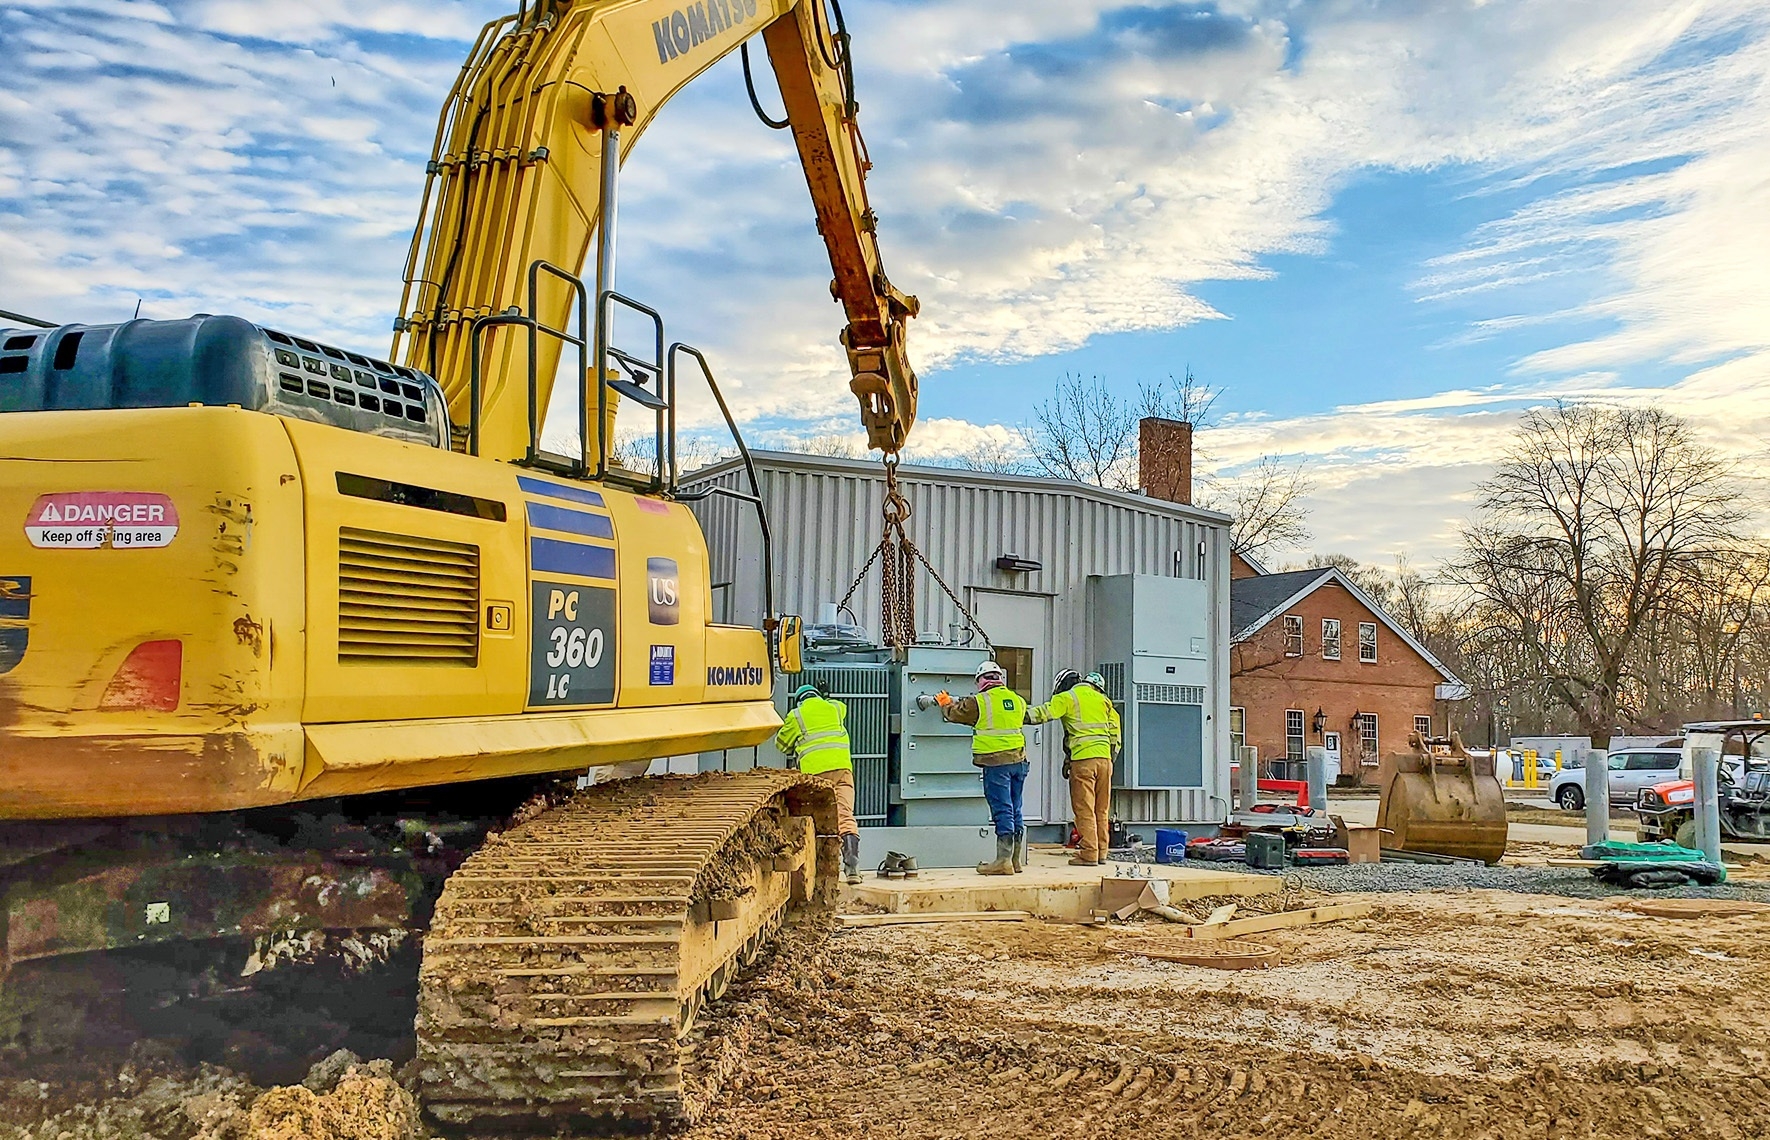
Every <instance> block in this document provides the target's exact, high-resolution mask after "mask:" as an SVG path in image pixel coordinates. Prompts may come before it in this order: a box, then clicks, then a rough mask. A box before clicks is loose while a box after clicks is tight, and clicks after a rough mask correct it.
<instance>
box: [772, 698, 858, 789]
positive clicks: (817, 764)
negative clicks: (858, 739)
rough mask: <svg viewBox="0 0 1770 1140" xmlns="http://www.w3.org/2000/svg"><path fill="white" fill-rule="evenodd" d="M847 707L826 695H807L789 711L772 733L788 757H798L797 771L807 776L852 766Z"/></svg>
mask: <svg viewBox="0 0 1770 1140" xmlns="http://www.w3.org/2000/svg"><path fill="white" fill-rule="evenodd" d="M847 720H848V706H847V705H845V704H843V703H842V702H841V701H832V700H829V699H827V698H825V697H806V698H805V699H804V700H802V701H800V702H799V707H798V708H796V709H794V710H793V711H792V712H790V713H788V714H787V716H786V719H785V720H783V721H782V722H781V727H780V731H779V732H777V733H775V734H774V743H775V746H776V747H778V748H779V749H780V750H781V751H782V752H784V753H786V754H787V755H788V756H797V757H798V758H799V770H800V771H801V772H805V773H807V774H809V775H816V774H817V773H819V772H830V771H834V770H835V769H837V768H852V767H854V761H853V759H852V758H851V757H850V755H849V743H848V728H847V725H846V722H847Z"/></svg>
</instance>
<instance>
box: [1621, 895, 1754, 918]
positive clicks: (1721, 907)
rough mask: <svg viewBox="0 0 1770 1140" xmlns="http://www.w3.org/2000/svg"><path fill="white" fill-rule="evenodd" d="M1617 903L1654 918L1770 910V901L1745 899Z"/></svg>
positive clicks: (1721, 916) (1726, 916) (1733, 914)
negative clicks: (1747, 900)
mask: <svg viewBox="0 0 1770 1140" xmlns="http://www.w3.org/2000/svg"><path fill="white" fill-rule="evenodd" d="M1617 905H1618V906H1620V907H1621V908H1622V909H1623V910H1632V911H1634V912H1635V913H1636V914H1649V915H1652V916H1653V917H1654V918H1734V917H1737V916H1739V915H1745V914H1763V913H1764V912H1765V911H1770V903H1761V902H1746V901H1745V900H1743V899H1627V900H1625V901H1623V902H1620V903H1618V904H1617Z"/></svg>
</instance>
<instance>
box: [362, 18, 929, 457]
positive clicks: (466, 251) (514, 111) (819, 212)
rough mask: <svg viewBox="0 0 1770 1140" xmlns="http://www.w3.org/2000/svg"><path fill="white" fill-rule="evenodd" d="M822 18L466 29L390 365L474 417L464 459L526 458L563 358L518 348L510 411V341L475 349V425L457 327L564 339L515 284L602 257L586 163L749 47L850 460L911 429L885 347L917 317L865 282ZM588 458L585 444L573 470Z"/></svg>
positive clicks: (865, 243)
mask: <svg viewBox="0 0 1770 1140" xmlns="http://www.w3.org/2000/svg"><path fill="white" fill-rule="evenodd" d="M823 3H824V0H797V2H789V0H694V2H693V3H686V2H684V0H609V2H601V3H566V2H553V3H547V2H542V3H537V4H536V5H534V6H532V7H526V6H525V8H524V10H523V11H522V12H520V13H518V14H516V15H514V16H508V17H504V18H502V19H499V20H495V21H493V22H491V23H490V24H487V25H486V27H485V29H484V30H483V31H482V32H481V34H480V37H479V39H478V41H477V42H476V43H475V45H474V49H473V51H472V53H471V54H470V55H469V57H468V60H467V62H466V64H465V65H463V67H462V69H461V73H460V75H459V77H458V78H457V80H456V82H455V85H454V87H453V89H452V90H451V91H450V94H449V99H448V102H447V104H446V105H445V106H444V108H443V112H442V116H441V119H440V121H439V124H438V130H437V138H436V143H435V148H434V151H433V154H432V157H431V161H430V164H429V167H428V180H427V183H426V187H425V193H424V207H423V210H422V212H421V215H420V218H419V221H418V225H417V227H416V229H415V230H414V233H413V237H412V245H411V250H410V253H409V256H408V260H407V268H406V287H405V291H404V294H403V295H402V298H401V303H400V312H401V316H400V318H399V319H398V320H397V322H396V324H395V336H394V346H393V353H392V355H393V357H394V358H395V359H402V360H404V361H406V362H408V363H409V364H410V366H412V367H414V368H418V369H422V370H423V371H425V372H428V373H429V374H431V375H433V376H435V377H436V378H437V379H438V380H439V381H440V382H441V384H442V387H443V390H444V392H445V393H447V396H448V400H449V406H450V411H451V416H452V419H453V420H454V422H455V424H456V425H458V427H459V426H460V425H466V424H468V423H469V422H472V421H473V420H474V419H475V418H476V416H477V421H478V423H479V425H480V427H479V431H478V433H477V436H478V438H477V441H476V442H477V445H478V448H479V452H480V454H483V455H489V456H491V457H493V458H502V459H524V458H526V457H530V456H532V455H533V452H534V450H535V448H536V446H537V441H538V437H539V431H540V422H539V421H540V419H541V418H542V417H543V416H544V414H545V412H546V409H547V408H548V406H549V401H550V398H551V396H552V388H553V383H554V378H555V377H556V376H557V375H559V373H560V359H561V350H562V349H563V348H565V347H566V346H567V344H568V342H567V341H564V340H562V339H561V338H559V337H556V336H549V337H543V338H541V339H539V340H538V341H537V342H536V345H537V348H536V354H535V355H536V357H537V359H536V360H535V361H534V362H533V375H534V376H535V377H536V381H535V385H534V391H533V393H530V392H529V391H528V390H527V389H526V386H525V385H523V384H521V383H518V378H519V377H523V376H526V375H529V374H530V362H529V361H528V360H527V359H526V354H527V353H528V351H529V350H528V342H527V341H526V340H525V339H524V338H522V337H518V336H505V337H503V338H494V339H492V340H491V341H490V343H489V347H485V348H483V349H482V350H483V351H485V352H487V353H488V354H489V355H490V357H491V359H489V360H482V361H481V364H482V366H483V369H484V372H485V374H486V375H487V376H488V377H491V378H492V379H491V380H490V381H489V382H488V383H487V385H486V386H485V390H484V391H483V392H482V393H480V395H479V407H478V408H477V409H475V408H473V407H472V400H473V392H472V383H471V373H472V365H471V357H472V354H473V353H474V351H475V349H474V344H475V338H474V336H473V322H474V321H475V320H476V319H480V318H487V317H492V316H494V315H496V314H502V313H506V312H509V311H511V310H512V309H513V308H514V309H517V310H526V311H528V312H529V313H530V315H531V316H532V317H534V318H535V319H536V320H537V321H538V322H539V323H540V324H541V325H542V326H543V327H545V328H548V329H556V330H562V331H563V330H568V329H569V328H570V325H571V318H572V315H573V310H574V305H575V304H577V299H576V298H575V297H574V295H573V293H572V291H571V290H570V289H568V288H566V287H563V286H562V285H560V284H559V283H558V282H557V281H554V280H548V281H545V282H543V283H542V287H541V288H539V289H532V288H531V283H530V276H529V275H530V270H531V267H532V266H533V265H534V264H535V263H536V262H545V263H547V264H549V265H551V266H557V267H560V268H562V269H564V270H565V271H566V272H567V273H570V274H572V275H574V276H576V275H579V274H581V273H582V272H583V270H584V269H585V266H586V263H587V262H588V261H589V254H590V250H591V243H592V242H593V241H594V240H596V239H597V238H598V236H599V233H600V229H601V228H602V227H604V226H607V227H608V229H609V231H610V232H609V235H608V236H609V237H610V239H611V240H609V241H608V242H606V243H603V245H604V246H605V248H609V247H612V230H613V217H612V214H611V211H609V210H607V209H606V208H605V201H604V199H605V198H609V197H612V187H613V179H612V178H610V177H609V172H608V171H606V170H605V169H604V166H605V161H606V160H605V155H606V154H608V153H613V152H618V154H619V156H620V159H621V160H623V161H624V160H625V158H626V155H627V153H628V151H629V150H630V149H631V148H632V146H633V144H634V142H635V141H636V140H637V139H638V137H639V136H640V134H641V133H643V131H644V130H645V128H646V127H647V126H648V125H649V124H650V122H651V120H652V118H653V116H655V115H656V113H657V112H658V110H659V109H660V108H661V107H662V106H663V105H664V104H665V103H666V102H667V101H668V100H669V99H670V97H671V96H672V95H674V94H675V93H676V92H677V91H678V90H680V89H681V88H682V87H683V86H684V85H686V84H687V83H688V82H690V81H691V80H692V79H694V78H695V77H696V76H697V75H699V74H700V73H701V72H703V71H705V70H706V69H707V68H708V67H710V66H712V65H713V64H714V63H716V62H717V61H718V60H720V59H721V58H723V57H725V56H727V55H729V54H731V53H732V52H734V51H737V50H739V49H740V48H741V47H743V46H744V44H745V43H746V42H747V41H748V40H749V39H751V38H752V37H753V36H755V35H756V33H758V32H761V33H763V36H764V39H765V41H766V43H767V48H768V57H769V60H770V62H771V64H772V65H773V68H774V71H775V74H776V76H777V78H778V81H779V84H780V89H781V95H782V98H783V102H784V104H785V106H786V122H787V124H788V125H789V126H790V127H791V129H792V132H793V137H794V140H795V143H796V145H797V147H798V151H799V155H800V159H801V162H802V164H803V166H804V168H805V176H806V182H807V185H808V186H809V188H810V190H811V198H812V204H813V206H814V209H815V212H816V217H817V225H818V232H819V233H820V234H821V235H822V236H823V239H824V242H825V245H826V246H827V247H828V249H829V254H830V263H831V266H832V268H833V270H834V281H833V285H832V289H833V292H834V294H835V296H836V298H837V299H838V300H839V301H840V302H841V303H842V306H843V309H844V312H845V314H846V316H847V320H848V324H847V327H846V329H845V330H844V331H843V334H842V342H843V345H844V347H845V348H846V350H847V354H848V359H849V368H850V372H851V381H850V387H851V389H852V390H853V391H854V393H855V395H856V396H857V398H858V399H859V401H860V405H861V413H862V418H863V420H864V422H865V424H866V428H867V438H868V444H869V446H871V447H875V448H879V449H881V450H883V451H885V452H887V453H895V452H896V451H898V450H899V449H901V448H902V446H903V444H904V440H905V437H906V436H907V435H908V432H909V429H910V425H911V423H912V422H913V421H914V419H915V410H916V377H915V373H914V371H913V370H912V369H911V368H910V365H909V362H908V359H907V357H906V355H905V349H904V330H905V325H906V323H907V321H908V319H909V318H910V317H911V316H914V315H915V312H916V308H917V305H916V301H915V298H913V297H908V296H905V295H903V294H902V293H899V292H898V291H897V290H896V289H894V288H893V287H892V286H891V284H890V281H889V280H888V279H887V278H886V275H885V271H884V267H883V262H882V259H881V257H880V254H879V248H878V241H877V238H876V236H875V232H874V231H875V229H876V219H875V216H874V214H873V212H872V209H871V208H870V206H869V205H868V204H867V197H866V183H865V179H866V171H867V166H868V164H867V161H866V158H865V150H864V145H863V143H862V142H861V136H860V131H859V127H858V125H857V124H856V119H855V115H856V110H857V107H856V101H855V99H854V95H853V81H852V77H851V71H850V68H849V61H848V51H849V46H848V37H847V33H846V32H845V31H842V30H840V27H839V21H840V16H839V14H838V15H836V16H835V19H836V21H838V26H837V27H836V28H832V26H831V24H830V23H829V22H828V19H827V18H826V16H825V15H824V9H823ZM837 12H838V13H839V9H838V10H837ZM746 63H747V60H746ZM609 131H613V132H615V134H616V136H617V143H616V146H614V147H606V146H605V145H604V144H605V142H606V141H607V140H606V139H605V133H606V132H609ZM597 270H598V273H597V277H598V280H597V282H596V292H597V295H598V301H597V302H595V303H593V304H592V308H594V309H596V310H597V311H598V312H600V310H601V308H602V306H601V304H600V297H601V295H602V294H603V293H604V291H606V290H610V289H613V288H614V282H613V280H612V278H613V273H612V268H611V267H610V266H607V265H604V264H602V263H601V261H600V260H599V262H598V264H597ZM531 292H533V293H534V295H532V296H531ZM592 367H593V368H595V367H607V362H606V361H601V362H598V363H597V364H595V365H593V366H592ZM595 381H596V377H594V376H587V377H583V378H581V380H580V388H579V392H578V396H579V399H580V400H581V401H582V403H581V404H580V407H584V408H587V407H589V406H590V405H591V404H592V402H593V399H592V397H591V396H590V392H592V391H593V390H594V389H593V388H591V387H590V385H593V384H594V383H595ZM531 407H532V408H533V409H534V411H531ZM582 422H583V425H584V428H585V435H586V436H587V437H589V436H595V435H597V434H598V433H597V432H596V431H595V429H594V428H593V427H592V426H591V423H592V421H591V419H590V417H588V416H585V417H584V418H583V421H582ZM594 448H595V441H594V440H587V442H586V456H587V459H586V463H587V465H589V466H592V467H594V465H595V463H596V461H597V459H598V457H597V456H596V455H595V454H593V452H594Z"/></svg>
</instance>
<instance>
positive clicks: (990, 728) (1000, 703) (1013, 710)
mask: <svg viewBox="0 0 1770 1140" xmlns="http://www.w3.org/2000/svg"><path fill="white" fill-rule="evenodd" d="M1025 723H1026V702H1025V701H1023V700H1021V699H1020V694H1018V693H1016V692H1015V691H1014V690H1013V689H1010V688H1009V687H1008V686H1006V685H997V686H996V687H995V688H993V689H985V690H984V691H983V692H981V693H979V694H977V728H976V734H975V735H974V736H972V738H971V752H972V754H973V755H976V756H988V755H990V754H991V753H993V752H1008V751H1010V750H1012V749H1015V748H1025V747H1026V733H1024V732H1022V731H1021V729H1020V726H1021V725H1023V724H1025Z"/></svg>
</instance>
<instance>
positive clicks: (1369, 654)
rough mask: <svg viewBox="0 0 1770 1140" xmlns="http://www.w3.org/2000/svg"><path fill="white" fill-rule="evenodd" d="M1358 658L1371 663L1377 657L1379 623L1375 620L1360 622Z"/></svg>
mask: <svg viewBox="0 0 1770 1140" xmlns="http://www.w3.org/2000/svg"><path fill="white" fill-rule="evenodd" d="M1358 659H1359V660H1360V661H1365V662H1370V663H1375V661H1376V659H1377V623H1376V622H1374V621H1361V622H1359V623H1358Z"/></svg>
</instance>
